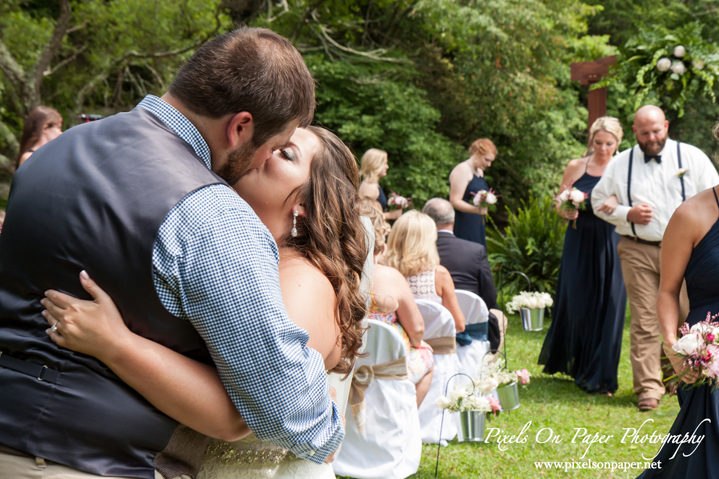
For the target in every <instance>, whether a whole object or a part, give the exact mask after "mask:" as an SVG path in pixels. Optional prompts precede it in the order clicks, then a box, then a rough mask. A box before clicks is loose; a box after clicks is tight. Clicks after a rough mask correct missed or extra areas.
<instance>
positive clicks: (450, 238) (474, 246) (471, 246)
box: [437, 233, 485, 253]
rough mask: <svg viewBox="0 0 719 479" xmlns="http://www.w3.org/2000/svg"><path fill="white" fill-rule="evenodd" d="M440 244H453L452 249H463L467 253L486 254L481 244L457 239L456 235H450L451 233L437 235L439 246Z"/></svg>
mask: <svg viewBox="0 0 719 479" xmlns="http://www.w3.org/2000/svg"><path fill="white" fill-rule="evenodd" d="M440 243H451V244H452V248H462V249H463V250H464V251H465V252H466V251H469V252H477V253H479V252H484V251H485V248H484V246H482V245H481V244H479V243H475V242H474V241H469V240H466V239H462V238H457V237H456V236H455V235H452V234H449V233H438V234H437V244H438V245H439V244H440Z"/></svg>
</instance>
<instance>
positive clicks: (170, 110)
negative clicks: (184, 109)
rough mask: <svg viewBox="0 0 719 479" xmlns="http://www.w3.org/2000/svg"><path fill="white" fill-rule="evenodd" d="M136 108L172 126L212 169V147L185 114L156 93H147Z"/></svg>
mask: <svg viewBox="0 0 719 479" xmlns="http://www.w3.org/2000/svg"><path fill="white" fill-rule="evenodd" d="M136 108H144V109H145V110H147V111H149V112H150V113H152V114H153V115H155V116H156V117H157V118H159V119H160V120H161V121H162V122H163V123H164V124H165V125H167V126H168V127H170V129H171V130H172V131H174V132H175V134H176V135H177V136H179V137H180V138H182V139H183V140H185V141H186V142H187V143H188V144H189V145H190V146H191V147H192V149H194V150H195V153H197V156H199V157H200V158H201V159H202V161H203V162H204V163H205V166H206V167H207V169H208V170H211V169H212V161H211V159H210V147H209V146H207V142H206V141H205V139H204V138H202V135H200V132H199V131H197V128H195V125H193V124H192V123H191V122H190V120H188V119H187V118H186V117H185V115H183V114H182V113H180V112H179V111H177V110H176V109H175V108H174V107H173V106H172V105H170V104H169V103H167V102H166V101H164V100H162V99H161V98H158V97H156V96H155V95H147V96H146V97H145V98H143V100H142V101H141V102H140V103H139V104H138V105H137V107H136Z"/></svg>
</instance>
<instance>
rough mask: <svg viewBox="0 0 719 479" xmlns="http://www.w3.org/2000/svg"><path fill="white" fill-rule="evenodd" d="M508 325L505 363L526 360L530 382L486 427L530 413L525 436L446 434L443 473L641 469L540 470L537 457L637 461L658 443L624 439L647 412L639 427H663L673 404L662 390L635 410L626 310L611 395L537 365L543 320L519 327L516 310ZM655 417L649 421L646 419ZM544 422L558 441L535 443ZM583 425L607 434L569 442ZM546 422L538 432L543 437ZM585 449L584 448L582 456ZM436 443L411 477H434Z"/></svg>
mask: <svg viewBox="0 0 719 479" xmlns="http://www.w3.org/2000/svg"><path fill="white" fill-rule="evenodd" d="M509 324H510V326H509V330H508V333H507V338H508V343H507V355H508V362H509V367H510V368H511V369H521V368H523V367H526V368H527V369H529V371H530V372H531V373H532V380H531V383H530V384H528V385H527V386H520V392H519V395H520V401H521V406H520V407H519V409H517V410H515V411H512V412H510V413H502V414H501V415H500V416H498V417H496V418H494V419H493V420H492V421H488V422H487V427H486V429H485V431H488V430H489V428H491V427H496V428H500V429H501V430H502V431H503V434H507V435H516V434H518V433H519V432H520V431H521V430H522V428H523V426H524V425H525V424H527V423H529V422H530V421H531V425H530V426H529V429H528V431H527V433H526V434H525V436H526V442H524V443H511V444H503V445H502V449H505V450H500V449H499V448H498V444H497V442H496V440H495V439H492V440H491V442H490V443H458V442H456V441H453V442H450V444H449V446H448V447H443V448H441V453H440V462H439V473H438V475H437V477H441V478H485V477H488V478H534V477H543V478H549V477H562V478H564V477H601V478H630V477H631V478H633V477H636V476H637V475H639V473H640V472H641V469H629V470H627V471H622V470H618V471H616V470H615V471H613V472H612V471H611V470H610V471H607V470H601V469H599V470H596V469H595V470H590V469H585V470H579V469H574V470H568V471H567V472H565V471H564V470H561V471H560V470H541V469H538V468H536V467H535V461H567V462H571V461H577V462H584V461H588V460H590V459H591V460H592V461H594V462H643V461H644V459H643V458H642V455H644V456H646V457H650V458H651V457H652V456H653V455H654V454H655V453H656V451H657V450H658V449H659V444H649V443H644V444H639V443H635V444H632V442H631V440H630V439H629V438H627V439H625V443H622V437H623V436H624V434H625V429H627V428H635V429H639V428H640V426H642V423H643V422H644V421H646V420H647V419H650V420H651V421H649V422H647V423H646V425H644V427H643V429H642V430H641V432H640V435H643V434H644V433H646V434H649V435H651V433H652V432H654V431H656V432H657V434H662V435H664V434H666V433H667V432H669V428H670V426H671V424H672V423H673V422H674V418H675V417H676V415H677V413H678V412H679V406H678V403H677V399H676V397H668V396H665V397H664V400H663V401H662V403H661V405H660V408H659V410H658V411H653V412H646V413H642V412H639V411H638V410H637V408H636V397H635V396H634V393H633V392H632V369H631V364H630V362H629V315H627V323H626V324H625V328H624V338H623V343H622V356H621V360H620V363H619V390H618V391H617V393H616V394H615V395H614V396H613V397H605V396H597V395H589V394H587V393H585V392H584V391H582V390H581V389H579V388H578V387H576V386H575V385H574V382H573V381H572V380H571V378H569V377H567V376H560V375H555V376H549V375H545V374H542V373H541V366H539V365H537V358H538V357H539V351H540V349H541V347H542V341H543V340H544V336H545V335H546V333H547V329H548V326H549V322H548V321H546V320H545V325H544V331H543V332H525V331H524V330H523V329H522V325H521V323H520V321H519V318H518V317H516V316H515V317H511V318H510V323H509ZM652 421H653V422H652ZM542 428H551V430H552V431H553V433H554V434H555V435H558V436H560V437H561V442H560V443H552V442H547V443H544V444H541V443H538V442H537V440H536V435H537V433H538V431H539V430H540V429H542ZM575 428H585V429H586V430H587V436H594V435H595V434H598V435H599V436H601V435H605V436H608V435H612V436H613V437H611V438H609V439H608V440H607V441H606V443H604V444H600V443H594V444H592V445H591V446H590V447H589V450H588V452H587V453H586V455H584V454H585V451H586V450H587V446H588V445H587V444H582V442H581V441H582V437H581V435H580V436H579V437H578V438H577V439H576V440H575V442H574V443H573V442H572V439H573V437H574V436H575V433H576V432H577V430H575ZM548 432H549V430H545V431H544V432H543V436H544V437H540V440H546V438H547V435H548ZM485 436H486V433H485ZM583 455H584V456H583ZM436 457H437V446H436V445H424V446H423V450H422V462H421V464H420V469H419V472H418V473H417V474H416V475H414V476H411V477H413V478H430V477H434V470H435V460H436Z"/></svg>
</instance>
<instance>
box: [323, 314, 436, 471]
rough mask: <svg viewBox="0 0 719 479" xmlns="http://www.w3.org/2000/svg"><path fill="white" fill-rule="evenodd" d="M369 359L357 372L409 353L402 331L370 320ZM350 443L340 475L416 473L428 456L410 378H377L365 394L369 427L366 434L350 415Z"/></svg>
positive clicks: (337, 467)
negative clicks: (423, 453) (424, 457)
mask: <svg viewBox="0 0 719 479" xmlns="http://www.w3.org/2000/svg"><path fill="white" fill-rule="evenodd" d="M367 324H368V326H369V330H368V331H367V333H366V340H365V344H366V349H365V352H366V353H368V355H367V356H366V357H364V358H359V359H358V360H357V365H356V367H355V371H356V370H357V368H359V367H361V366H365V365H369V366H376V365H381V364H386V363H390V362H392V361H395V360H397V359H399V358H403V357H405V355H406V352H405V349H404V342H403V341H402V337H401V336H400V334H399V332H398V331H397V330H396V329H395V328H394V327H393V326H390V325H388V324H385V323H383V322H381V321H375V320H368V321H367ZM346 418H347V426H346V434H345V439H344V442H343V443H342V449H341V450H340V453H339V455H338V456H337V458H336V459H335V460H334V462H333V463H332V467H333V469H334V471H335V474H337V475H338V476H350V477H354V478H357V479H383V478H388V479H402V478H405V477H407V476H411V475H412V474H415V473H416V472H417V470H418V469H419V462H420V459H421V456H422V442H421V439H420V428H419V417H418V415H417V396H416V394H415V389H414V384H412V381H410V380H409V379H392V380H390V379H377V378H374V379H373V380H372V382H371V383H370V385H369V387H368V388H367V390H366V391H365V425H364V433H360V431H359V429H358V427H357V423H356V421H355V418H354V416H353V415H352V413H351V412H349V411H348V413H347V415H346Z"/></svg>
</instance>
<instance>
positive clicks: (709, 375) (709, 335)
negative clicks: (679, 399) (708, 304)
mask: <svg viewBox="0 0 719 479" xmlns="http://www.w3.org/2000/svg"><path fill="white" fill-rule="evenodd" d="M717 317H719V314H718V315H714V316H711V313H707V317H706V319H705V320H704V321H701V322H699V323H696V324H695V325H693V326H689V324H687V323H684V325H683V326H682V327H681V328H680V329H679V331H680V332H681V333H682V336H681V337H680V338H679V339H678V340H677V342H676V343H674V346H672V349H673V350H674V352H676V353H677V355H678V356H679V357H681V358H682V367H683V369H684V372H683V373H682V374H681V376H678V375H674V376H672V377H670V378H669V379H668V380H669V381H671V382H678V381H679V380H681V378H682V377H684V376H685V375H686V374H689V373H696V374H697V375H698V379H697V381H696V382H695V383H694V384H693V385H694V386H701V385H704V384H713V388H716V387H717V385H718V384H717V380H718V379H719V322H717V321H714V319H716V318H717Z"/></svg>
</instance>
